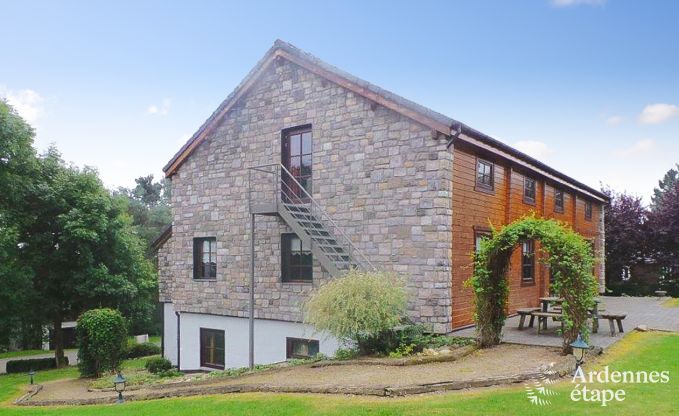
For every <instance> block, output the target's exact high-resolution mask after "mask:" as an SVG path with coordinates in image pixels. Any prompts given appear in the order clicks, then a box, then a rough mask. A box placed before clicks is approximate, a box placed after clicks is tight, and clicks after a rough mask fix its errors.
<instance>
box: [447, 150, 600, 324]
mask: <svg viewBox="0 0 679 416" xmlns="http://www.w3.org/2000/svg"><path fill="white" fill-rule="evenodd" d="M477 158H482V159H484V160H489V161H491V162H493V163H494V164H495V168H494V192H492V193H489V192H488V191H484V190H479V189H477V188H476V186H475V182H476V180H475V179H476V160H477ZM526 175H528V176H529V177H531V178H533V179H535V180H536V195H535V196H536V198H535V203H534V204H528V203H526V202H524V198H523V190H524V177H525V176H526ZM557 186H558V185H557ZM559 189H563V188H560V187H559ZM563 191H564V209H563V212H562V213H561V212H555V210H554V205H555V201H554V192H555V184H553V183H551V182H549V181H547V182H545V180H544V178H542V177H541V176H540V175H538V174H536V173H532V172H529V171H526V170H524V169H522V168H520V167H518V166H512V165H511V164H510V163H509V162H507V161H504V160H501V159H498V158H496V157H493V155H491V154H486V153H485V152H483V151H480V150H476V149H475V148H473V147H471V146H468V145H465V144H462V143H458V144H457V145H456V146H455V149H454V150H453V204H452V207H453V227H452V233H453V237H452V241H453V247H452V303H453V307H452V314H453V316H452V320H453V327H454V328H459V327H462V326H465V325H469V324H471V323H473V321H472V318H473V313H474V304H473V302H474V297H473V293H472V290H471V289H470V288H467V287H465V286H464V282H465V281H466V280H467V279H469V277H471V275H472V261H471V254H472V252H473V250H474V230H475V229H481V230H483V229H488V228H490V226H491V225H492V226H493V227H500V226H502V225H503V224H507V223H510V222H512V221H514V220H516V219H517V218H520V217H522V216H524V215H526V214H529V213H535V214H536V215H538V216H541V217H545V218H554V219H557V220H560V221H563V222H566V223H568V224H569V225H571V226H572V227H574V229H575V230H576V231H578V232H579V233H581V234H582V235H583V236H584V237H585V238H587V239H591V240H597V241H596V243H595V248H596V249H597V250H598V249H599V247H600V242H599V241H598V239H597V236H598V224H599V215H600V212H601V205H600V204H599V203H597V202H596V201H592V220H591V221H587V220H585V200H584V199H583V198H582V197H581V196H576V195H574V194H573V192H572V191H569V190H566V189H563ZM535 250H536V253H539V250H540V244H539V242H536V244H535ZM537 257H538V258H537V259H536V268H535V283H534V284H529V285H526V284H525V283H522V282H521V250H520V248H519V247H517V249H516V250H515V251H514V254H513V255H512V258H511V261H510V271H509V305H508V307H509V313H514V312H515V311H516V309H517V308H521V307H528V306H539V300H538V298H539V297H540V296H544V295H546V294H548V291H549V270H548V269H547V267H546V266H543V265H541V264H540V261H539V255H537ZM596 274H597V275H598V269H597V271H596Z"/></svg>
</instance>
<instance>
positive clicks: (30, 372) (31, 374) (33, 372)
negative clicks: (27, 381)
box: [28, 370, 35, 385]
mask: <svg viewBox="0 0 679 416" xmlns="http://www.w3.org/2000/svg"><path fill="white" fill-rule="evenodd" d="M28 375H29V376H30V378H31V385H33V376H34V375H35V371H33V370H31V371H29V372H28Z"/></svg>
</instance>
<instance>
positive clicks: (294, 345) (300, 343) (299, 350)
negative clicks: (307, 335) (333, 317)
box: [285, 338, 319, 359]
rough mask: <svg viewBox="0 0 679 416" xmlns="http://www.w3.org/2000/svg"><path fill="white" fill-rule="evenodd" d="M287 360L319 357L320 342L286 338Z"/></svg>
mask: <svg viewBox="0 0 679 416" xmlns="http://www.w3.org/2000/svg"><path fill="white" fill-rule="evenodd" d="M285 341H286V347H285V350H286V354H285V356H286V358H287V359H292V358H313V357H315V356H316V355H318V352H319V342H318V340H315V339H302V338H286V339H285Z"/></svg>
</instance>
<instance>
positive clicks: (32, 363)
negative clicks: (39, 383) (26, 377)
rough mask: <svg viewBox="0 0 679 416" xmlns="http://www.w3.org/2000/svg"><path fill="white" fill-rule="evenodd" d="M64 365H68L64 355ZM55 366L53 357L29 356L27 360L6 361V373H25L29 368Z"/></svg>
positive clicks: (47, 368) (43, 368)
mask: <svg viewBox="0 0 679 416" xmlns="http://www.w3.org/2000/svg"><path fill="white" fill-rule="evenodd" d="M64 365H68V357H64ZM53 368H57V360H56V359H55V358H54V357H50V358H31V359H27V360H10V361H7V370H6V371H7V374H12V373H27V372H29V371H31V370H33V371H39V370H51V369H53Z"/></svg>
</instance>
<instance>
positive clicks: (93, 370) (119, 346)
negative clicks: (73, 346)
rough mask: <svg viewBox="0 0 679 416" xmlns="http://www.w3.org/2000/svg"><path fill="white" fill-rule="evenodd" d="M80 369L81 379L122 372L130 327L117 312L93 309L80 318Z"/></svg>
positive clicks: (77, 331) (77, 330)
mask: <svg viewBox="0 0 679 416" xmlns="http://www.w3.org/2000/svg"><path fill="white" fill-rule="evenodd" d="M76 333H77V336H78V348H79V349H78V359H79V360H80V361H79V363H78V369H79V370H80V375H81V376H94V377H100V376H101V375H102V374H103V373H104V372H105V371H113V370H119V369H120V362H121V361H122V359H123V357H124V355H125V351H126V346H127V324H126V322H125V318H123V316H122V315H121V314H120V312H118V311H117V310H114V309H108V308H104V309H92V310H89V311H87V312H85V313H83V314H82V315H80V318H78V326H77V328H76Z"/></svg>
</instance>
